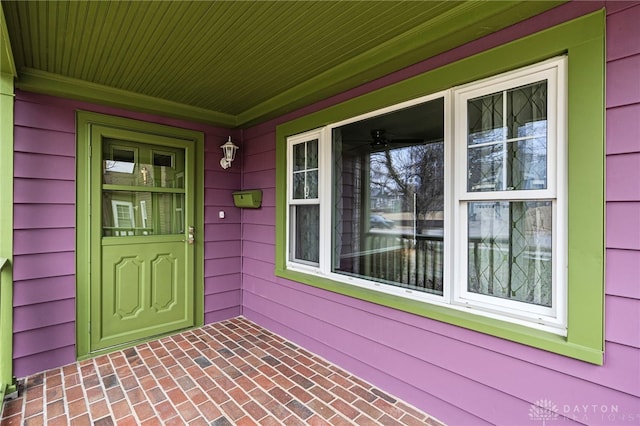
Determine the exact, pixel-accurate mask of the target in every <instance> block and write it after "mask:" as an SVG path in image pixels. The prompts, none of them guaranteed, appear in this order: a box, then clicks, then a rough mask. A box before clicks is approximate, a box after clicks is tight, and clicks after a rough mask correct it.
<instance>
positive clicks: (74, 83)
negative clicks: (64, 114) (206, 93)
mask: <svg viewBox="0 0 640 426" xmlns="http://www.w3.org/2000/svg"><path fill="white" fill-rule="evenodd" d="M15 86H16V88H18V89H21V90H26V91H30V92H36V93H42V94H46V95H52V96H60V97H64V98H71V99H76V100H80V101H85V102H93V103H98V104H101V105H109V106H113V107H118V108H125V109H130V110H135V111H140V112H146V113H150V114H158V115H162V116H166V117H172V118H177V119H182V120H188V121H195V122H199V123H205V124H210V125H214V126H222V127H236V117H235V116H233V115H231V114H224V113H221V112H217V111H211V110H208V109H204V108H198V107H194V106H190V105H185V104H182V103H178V102H173V101H169V100H166V99H160V98H156V97H153V96H147V95H142V94H139V93H134V92H130V91H127V90H122V89H117V88H114V87H109V86H104V85H101V84H96V83H91V82H88V81H84V80H79V79H75V78H70V77H65V76H61V75H59V74H53V73H49V72H45V71H40V70H36V69H32V68H23V69H21V70H20V73H19V77H18V79H17V81H16V83H15Z"/></svg>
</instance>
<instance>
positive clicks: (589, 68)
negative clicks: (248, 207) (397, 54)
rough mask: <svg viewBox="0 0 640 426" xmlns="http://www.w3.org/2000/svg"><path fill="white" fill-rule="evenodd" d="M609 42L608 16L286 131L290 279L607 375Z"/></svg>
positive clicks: (281, 168) (311, 117)
mask: <svg viewBox="0 0 640 426" xmlns="http://www.w3.org/2000/svg"><path fill="white" fill-rule="evenodd" d="M417 42H418V41H417ZM604 45H605V43H604V13H603V12H602V11H599V12H596V13H593V14H590V15H585V16H583V17H580V18H577V19H575V20H572V21H568V22H565V23H563V24H562V25H558V26H555V27H552V28H548V29H546V30H545V31H541V32H538V33H535V34H532V35H530V36H527V37H524V38H522V39H518V40H514V41H513V42H510V43H507V44H504V45H502V46H498V47H495V48H493V49H490V50H487V51H484V52H481V53H478V54H477V55H474V56H471V57H467V58H465V59H462V60H460V61H456V62H453V63H449V64H446V65H444V66H441V67H438V68H435V69H431V70H427V71H425V72H424V73H423V74H419V75H416V76H414V77H412V78H410V79H407V80H404V81H400V82H398V83H395V84H392V85H390V86H387V87H383V88H381V89H378V90H375V91H372V92H369V93H366V94H364V95H360V96H357V97H355V98H352V99H349V100H347V101H345V102H342V103H340V104H337V105H334V106H332V107H329V108H325V109H322V110H319V111H316V112H313V113H311V114H308V115H304V116H301V117H298V118H295V119H293V120H291V121H288V122H286V123H282V124H280V125H278V126H277V130H276V140H277V144H276V160H277V167H276V259H275V260H276V269H275V273H276V275H277V276H278V277H281V278H284V279H287V280H290V281H295V282H299V283H304V284H307V285H310V286H314V287H318V288H322V289H325V290H328V291H332V292H336V293H339V294H342V295H347V296H350V297H353V298H357V299H361V300H365V301H369V302H372V303H374V304H377V305H383V306H386V307H390V308H393V309H397V310H402V311H405V312H409V313H412V314H415V315H419V316H423V317H427V318H431V319H434V320H437V321H440V322H443V323H447V324H453V325H455V326H459V327H464V328H467V329H470V330H474V331H478V332H482V333H486V334H489V335H492V336H497V337H500V338H504V339H508V340H511V341H515V342H519V343H522V344H526V345H529V346H533V347H536V348H540V349H544V350H548V351H552V352H555V353H558V354H563V355H566V356H570V357H574V358H577V359H581V360H585V361H588V362H592V363H596V364H601V363H602V362H603V351H604V342H603V339H604V332H603V330H604V309H603V306H604V105H605V102H604V81H605V77H604V58H605V54H604ZM550 58H563V59H560V60H553V59H550ZM532 64H534V65H532ZM536 64H537V65H536ZM410 99H413V100H411V101H409V100H410ZM310 129H316V130H313V131H310ZM315 140H317V159H318V165H317V177H318V180H317V182H318V196H317V199H315V198H314V199H311V198H309V199H300V198H298V199H294V198H293V195H292V194H293V193H292V186H291V185H292V181H293V179H294V177H293V175H294V171H293V156H292V150H293V146H294V145H297V144H302V143H303V142H311V141H315ZM299 149H303V148H299ZM305 149H306V148H305ZM314 169H315V167H309V168H308V170H309V171H314ZM299 206H303V207H299ZM300 208H302V209H306V208H308V209H313V210H314V211H315V212H317V216H313V217H308V218H307V217H304V218H303V220H300V219H299V218H298V219H297V222H296V221H295V220H294V219H296V214H298V215H299V214H300V213H301V212H297V210H299V209H300ZM315 212H314V215H315V214H316V213H315ZM305 223H309V224H312V223H313V224H314V226H313V227H311V226H305ZM300 232H308V234H307V235H304V234H301V233H300ZM316 235H317V238H316V237H315V236H316ZM296 244H297V246H296ZM296 253H297V254H296ZM311 253H317V255H316V256H315V257H313V258H312V257H311V256H309V255H310V254H311ZM309 259H311V260H309ZM372 309H374V308H373V305H372ZM376 312H377V313H378V314H380V315H386V313H387V312H388V311H386V310H377V309H376ZM389 315H392V314H391V313H389ZM416 322H417V323H418V324H421V325H420V326H425V327H430V326H431V325H433V326H434V327H435V323H430V322H420V321H418V320H416ZM436 328H437V329H439V330H440V331H442V330H445V331H442V332H445V333H449V332H451V333H457V330H455V329H454V328H451V329H449V328H447V327H446V326H444V328H440V326H437V327H436ZM459 336H468V335H466V334H461V335H459ZM461 338H464V337H461ZM484 342H493V341H492V340H486V341H484ZM487 344H490V343H487ZM503 348H504V347H503Z"/></svg>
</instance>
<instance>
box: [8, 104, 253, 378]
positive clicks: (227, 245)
mask: <svg viewBox="0 0 640 426" xmlns="http://www.w3.org/2000/svg"><path fill="white" fill-rule="evenodd" d="M78 109H82V110H87V111H95V112H100V113H104V114H113V115H118V116H126V117H130V118H134V119H140V120H145V121H151V122H157V123H160V124H166V125H172V126H176V127H182V128H191V129H194V130H198V131H202V132H204V134H205V185H204V192H205V200H204V204H205V229H203V230H196V236H197V238H202V239H203V247H204V258H205V265H207V266H206V267H205V271H206V273H205V277H204V282H205V288H204V293H205V297H204V300H203V301H202V302H201V303H203V305H204V318H205V322H212V321H217V320H222V319H227V318H230V317H234V316H237V315H238V314H239V313H240V303H241V293H240V265H241V263H240V252H241V249H240V215H239V214H238V215H237V217H236V218H235V220H230V221H224V222H220V221H218V220H217V212H218V207H219V206H224V208H229V206H230V205H231V201H230V200H231V191H233V190H235V189H237V188H238V187H239V186H240V176H239V174H238V172H237V168H236V169H235V171H234V169H231V170H232V171H231V172H222V171H221V170H222V169H221V168H220V167H219V157H220V154H221V150H220V148H219V145H221V144H222V143H223V142H224V141H225V140H226V138H227V136H228V134H227V132H228V131H227V130H223V129H218V128H214V127H210V126H203V125H197V124H193V123H186V122H183V121H179V120H173V119H167V118H163V117H155V116H150V115H147V114H136V113H130V112H126V111H121V110H116V109H113V108H108V107H101V106H97V105H89V104H86V103H80V102H74V101H69V100H63V99H59V98H54V97H48V96H40V95H36V94H31V93H26V92H18V93H17V96H16V104H15V128H14V135H15V137H14V141H15V154H14V157H15V158H14V164H15V166H14V169H15V170H14V374H15V375H16V376H18V377H23V376H26V375H28V374H32V373H34V372H38V371H42V370H45V369H48V368H52V367H58V366H61V365H64V364H68V363H70V362H73V361H74V360H75V357H76V348H75V342H76V336H75V321H76V313H75V296H76V277H75V268H76V266H75V261H76V257H75V240H76V229H75V226H76V214H75V211H76V205H75V203H76V182H75V181H76V176H75V170H76V159H75V156H76V121H75V117H76V110H78ZM214 216H215V217H214ZM219 265H222V266H219Z"/></svg>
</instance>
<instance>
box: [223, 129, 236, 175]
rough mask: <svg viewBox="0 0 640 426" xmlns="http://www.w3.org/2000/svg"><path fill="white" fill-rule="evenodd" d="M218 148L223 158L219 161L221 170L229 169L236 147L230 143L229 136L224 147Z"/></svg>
mask: <svg viewBox="0 0 640 426" xmlns="http://www.w3.org/2000/svg"><path fill="white" fill-rule="evenodd" d="M220 148H222V153H223V154H224V157H222V159H221V160H220V166H222V168H223V169H228V168H229V167H231V162H232V161H233V160H234V159H235V158H236V150H237V149H238V146H237V145H235V144H234V143H233V142H231V136H229V140H228V141H227V142H225V144H224V145H221V146H220Z"/></svg>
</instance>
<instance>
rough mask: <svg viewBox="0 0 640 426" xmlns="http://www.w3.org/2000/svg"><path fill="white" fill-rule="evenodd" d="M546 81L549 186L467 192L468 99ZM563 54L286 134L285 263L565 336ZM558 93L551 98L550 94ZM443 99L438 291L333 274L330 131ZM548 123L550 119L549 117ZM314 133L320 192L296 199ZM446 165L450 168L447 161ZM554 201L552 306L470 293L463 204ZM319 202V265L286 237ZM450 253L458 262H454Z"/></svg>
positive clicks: (564, 102) (324, 275) (392, 292)
mask: <svg viewBox="0 0 640 426" xmlns="http://www.w3.org/2000/svg"><path fill="white" fill-rule="evenodd" d="M545 78H546V79H548V84H549V86H548V100H547V105H548V106H549V108H550V109H549V110H548V113H547V118H548V127H547V132H548V145H547V147H548V148H547V149H548V151H547V188H546V189H540V190H512V191H487V192H470V191H468V190H467V180H466V174H467V170H466V158H467V157H466V156H467V140H466V114H465V112H464V111H465V110H466V100H467V99H471V98H475V97H477V96H480V95H481V94H490V93H495V92H496V91H500V90H508V89H511V88H514V87H518V86H521V85H524V84H527V83H532V82H536V81H540V80H542V79H545ZM566 79H567V76H566V58H564V57H562V58H555V59H552V60H549V61H545V62H542V63H538V64H535V65H532V66H529V67H525V68H520V69H518V70H515V71H511V72H507V73H504V74H500V75H498V76H495V77H491V78H488V79H485V80H480V81H475V82H472V83H469V84H466V85H464V86H458V87H454V88H451V89H448V90H445V91H441V92H438V93H434V94H431V95H428V96H423V97H420V98H417V99H413V100H410V101H406V102H403V103H400V104H396V105H393V106H390V107H387V108H382V109H379V110H376V111H372V112H369V113H366V114H362V115H359V116H356V117H351V118H349V119H346V120H342V121H340V122H336V123H332V124H329V125H327V126H325V127H322V128H319V129H314V130H311V131H308V132H305V133H300V134H296V135H292V136H290V137H288V138H287V208H286V224H287V226H286V240H285V241H286V268H287V269H289V270H293V271H298V272H302V273H306V274H311V275H316V276H320V277H324V278H328V279H331V280H333V281H336V282H342V283H346V284H350V285H354V286H358V287H362V288H365V289H369V290H374V291H377V292H381V293H386V294H391V295H395V296H400V297H404V298H407V299H413V300H417V301H421V302H426V303H430V304H433V305H438V306H444V307H447V308H450V309H453V310H459V311H464V312H471V313H474V314H477V315H480V316H485V317H489V318H495V319H499V320H503V321H508V322H512V323H516V324H520V325H525V326H527V327H531V328H534V329H539V330H542V331H547V332H551V333H554V334H559V335H563V336H566V325H567V324H566V322H567V320H566V304H567V296H566V294H567V288H566V283H567V277H566V268H567V265H566V259H567V257H566V250H567V248H566V244H567V217H566V216H567V214H566V209H567V208H566V206H567V190H566V186H567V178H566V164H567V153H566V145H567V137H566V119H567V113H566V111H567V106H566V102H567V99H566V87H567V83H566ZM554 93H557V94H558V95H557V97H556V98H555V99H550V98H551V97H552V96H553V94H554ZM438 98H443V99H444V161H445V171H444V185H445V198H444V217H445V222H444V235H443V243H444V247H445V249H444V259H443V262H444V266H443V268H444V269H443V294H442V295H435V294H430V293H426V292H420V291H415V290H411V289H407V288H402V287H397V286H393V285H387V284H383V283H378V282H373V281H369V280H366V279H363V278H357V277H351V276H346V275H342V274H338V273H333V272H332V262H331V257H332V252H331V251H332V238H333V230H332V225H331V224H332V214H333V208H332V191H333V183H332V174H333V171H332V164H333V162H332V131H333V129H335V128H337V127H340V126H343V125H346V124H350V123H353V122H356V121H360V120H364V119H367V118H371V117H374V116H378V115H382V114H386V113H389V112H392V111H395V110H399V109H403V108H407V107H410V106H414V105H417V104H420V103H424V102H428V101H431V100H434V99H438ZM551 122H553V123H551ZM313 139H318V198H317V199H305V200H299V199H298V200H296V199H294V198H293V146H294V145H296V144H299V143H302V142H307V141H310V140H313ZM447 166H448V167H447ZM536 199H540V200H552V202H553V225H552V226H553V227H552V232H553V234H552V235H553V237H552V238H553V242H552V244H553V245H552V250H553V272H552V282H553V296H552V307H551V308H546V307H539V306H536V305H533V304H529V303H524V302H517V301H512V300H506V299H500V298H498V297H494V296H485V295H479V294H475V293H471V292H468V291H467V278H466V277H467V250H466V241H467V235H466V229H467V224H466V216H467V213H466V206H467V204H468V202H470V201H484V200H492V201H517V200H536ZM305 204H319V206H320V207H319V208H320V223H319V226H320V236H321V238H320V241H319V242H318V244H319V262H318V264H317V265H315V264H310V263H309V262H305V261H300V260H296V259H293V258H292V256H293V253H295V251H294V249H295V248H294V247H293V244H294V243H293V239H292V238H291V237H292V236H291V232H292V229H295V227H294V224H293V223H292V221H293V220H294V218H292V217H291V210H292V209H291V207H292V206H295V205H305ZM454 259H455V261H454Z"/></svg>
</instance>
